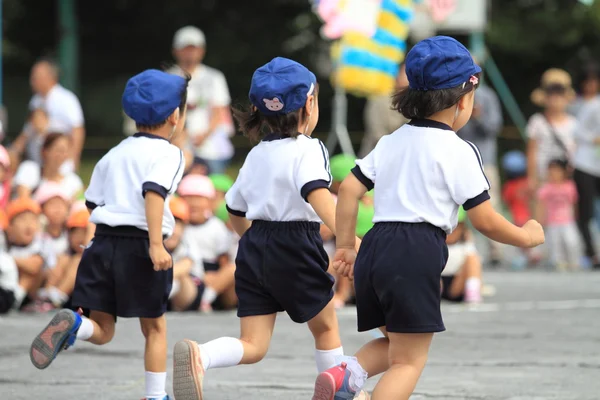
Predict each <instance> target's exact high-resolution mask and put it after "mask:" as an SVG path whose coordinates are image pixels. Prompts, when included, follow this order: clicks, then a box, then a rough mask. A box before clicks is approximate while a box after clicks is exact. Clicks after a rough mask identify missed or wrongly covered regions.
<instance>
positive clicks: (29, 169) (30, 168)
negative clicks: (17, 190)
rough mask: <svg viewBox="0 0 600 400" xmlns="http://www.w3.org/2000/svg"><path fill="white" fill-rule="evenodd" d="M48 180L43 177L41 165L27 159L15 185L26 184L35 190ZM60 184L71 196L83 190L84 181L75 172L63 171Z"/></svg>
mask: <svg viewBox="0 0 600 400" xmlns="http://www.w3.org/2000/svg"><path fill="white" fill-rule="evenodd" d="M46 181H47V179H45V178H42V168H41V166H40V165H39V164H37V163H36V162H34V161H31V160H27V161H23V162H22V163H21V165H19V168H18V169H17V173H16V174H15V178H14V179H13V186H15V187H16V186H25V187H26V188H28V189H29V190H31V191H35V189H36V188H37V187H39V186H40V185H41V184H43V183H45V182H46ZM59 184H60V185H61V186H62V187H63V189H64V191H65V193H66V194H67V195H68V196H69V197H75V196H76V195H77V194H79V193H80V192H81V191H82V190H83V182H82V181H81V178H80V177H79V176H78V175H77V174H76V173H74V172H66V173H65V172H63V179H62V181H61V182H59Z"/></svg>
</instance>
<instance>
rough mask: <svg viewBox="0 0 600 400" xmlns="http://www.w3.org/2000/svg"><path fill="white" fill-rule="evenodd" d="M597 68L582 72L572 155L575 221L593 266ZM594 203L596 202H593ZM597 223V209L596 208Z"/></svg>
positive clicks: (599, 262)
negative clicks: (576, 197)
mask: <svg viewBox="0 0 600 400" xmlns="http://www.w3.org/2000/svg"><path fill="white" fill-rule="evenodd" d="M598 86H599V71H598V70H597V69H596V68H595V67H594V68H592V67H589V66H588V67H586V69H585V70H584V72H583V74H582V81H581V86H580V87H581V96H580V97H579V99H578V106H577V108H576V109H575V111H576V112H577V114H576V115H577V119H578V121H579V126H578V129H577V130H576V131H575V142H576V144H577V149H576V151H575V154H574V156H573V166H574V167H575V173H574V178H575V184H576V185H577V191H578V192H579V201H578V204H577V208H578V211H579V212H578V218H577V225H578V227H579V231H580V232H581V236H582V237H583V242H584V245H585V254H586V256H587V257H590V259H591V262H592V264H593V266H594V267H595V268H600V257H598V253H597V252H596V250H595V248H594V241H593V240H592V234H591V232H590V222H591V220H592V218H594V205H595V203H596V202H597V201H598V197H599V196H600V97H599V96H598ZM596 204H597V203H596ZM595 214H596V219H597V221H596V222H597V223H599V224H600V211H596V213H595Z"/></svg>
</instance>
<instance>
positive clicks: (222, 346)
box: [198, 337, 244, 370]
mask: <svg viewBox="0 0 600 400" xmlns="http://www.w3.org/2000/svg"><path fill="white" fill-rule="evenodd" d="M198 347H200V358H201V359H202V366H203V367H204V369H205V370H207V369H210V368H224V367H233V366H234V365H238V364H239V363H240V361H242V357H243V356H244V345H243V344H242V342H241V341H240V340H239V339H234V338H232V337H222V338H218V339H215V340H211V341H210V342H208V343H204V344H199V345H198Z"/></svg>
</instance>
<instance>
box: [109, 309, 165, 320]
mask: <svg viewBox="0 0 600 400" xmlns="http://www.w3.org/2000/svg"><path fill="white" fill-rule="evenodd" d="M166 312H167V310H166V308H165V309H163V310H160V311H159V312H147V311H140V312H137V311H129V312H124V313H118V314H117V317H120V318H160V317H162V316H163V315H165V313H166Z"/></svg>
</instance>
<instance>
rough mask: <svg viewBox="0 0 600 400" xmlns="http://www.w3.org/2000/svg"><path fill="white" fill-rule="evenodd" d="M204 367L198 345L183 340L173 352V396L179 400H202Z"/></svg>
mask: <svg viewBox="0 0 600 400" xmlns="http://www.w3.org/2000/svg"><path fill="white" fill-rule="evenodd" d="M203 381H204V367H203V366H202V361H201V358H200V348H199V347H198V343H196V342H194V341H191V340H187V339H185V340H181V341H179V342H177V343H176V344H175V350H174V351H173V394H174V395H175V398H176V399H177V400H202V383H203Z"/></svg>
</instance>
